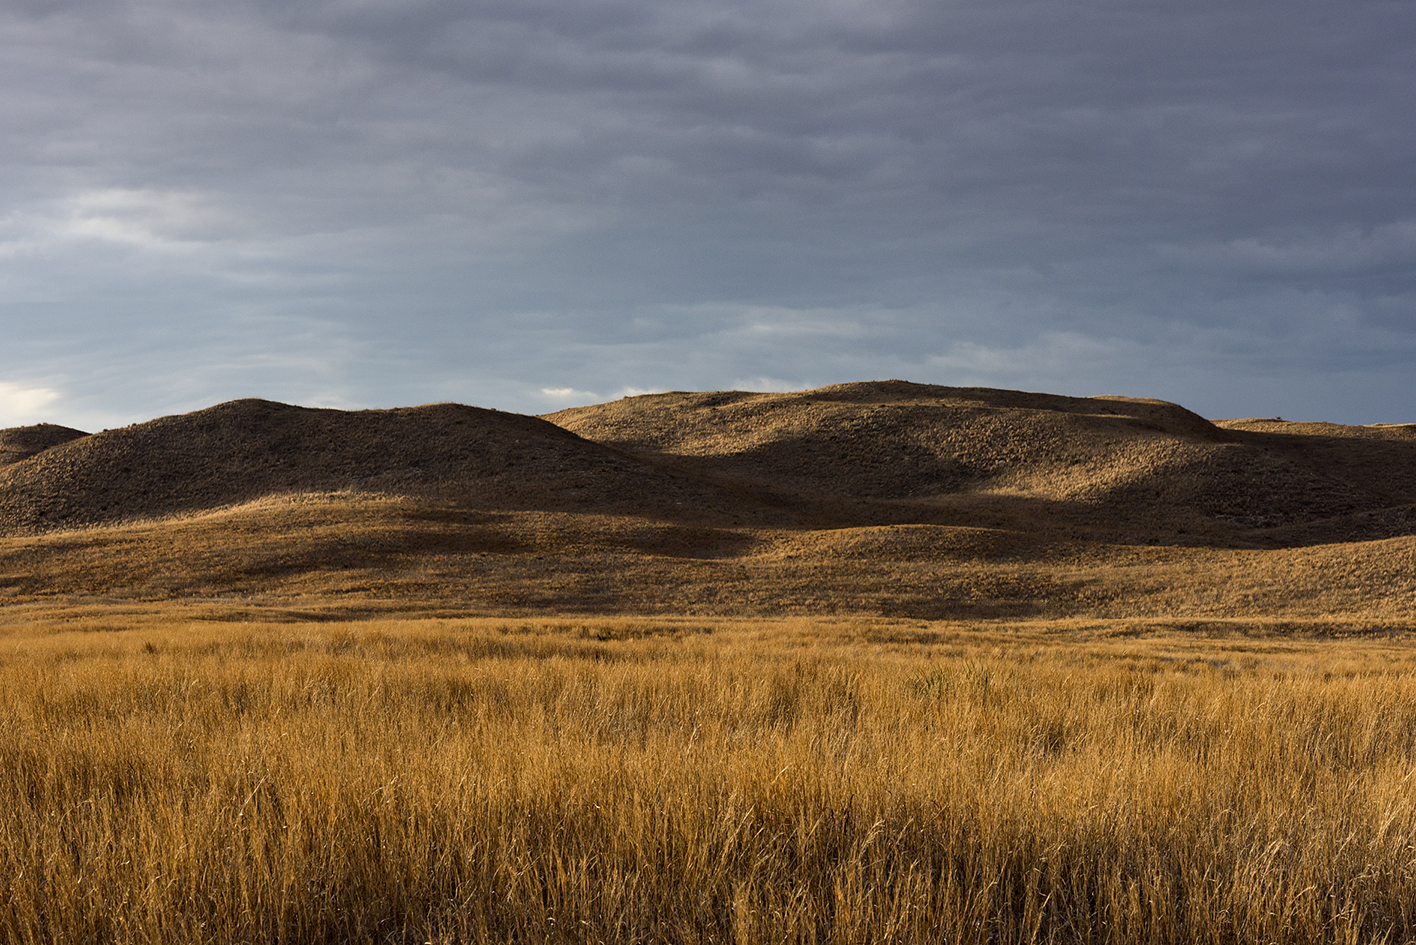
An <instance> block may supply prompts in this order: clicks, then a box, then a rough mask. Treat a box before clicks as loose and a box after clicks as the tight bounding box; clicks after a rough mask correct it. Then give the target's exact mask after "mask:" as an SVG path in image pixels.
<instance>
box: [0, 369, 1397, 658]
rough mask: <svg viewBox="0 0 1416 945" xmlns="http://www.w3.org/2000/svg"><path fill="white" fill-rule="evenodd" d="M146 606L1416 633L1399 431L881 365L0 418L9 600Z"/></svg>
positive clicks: (10, 604)
mask: <svg viewBox="0 0 1416 945" xmlns="http://www.w3.org/2000/svg"><path fill="white" fill-rule="evenodd" d="M157 602H163V603H164V606H171V605H180V606H182V607H184V608H188V609H190V611H191V612H192V613H194V614H196V613H203V614H207V615H209V616H212V617H216V618H218V619H224V618H230V619H239V618H240V616H241V615H242V614H255V613H260V614H264V615H265V616H267V617H268V616H270V615H271V614H276V613H289V614H290V615H292V617H293V616H299V617H301V618H302V619H305V618H308V619H320V618H324V619H338V618H344V617H361V616H376V615H390V616H392V615H398V614H408V615H414V614H416V615H425V616H453V615H473V616H476V615H481V616H496V615H510V616H527V615H538V614H583V615H595V614H599V615H606V614H621V615H639V616H647V615H656V614H657V615H668V614H676V615H697V616H716V617H723V618H728V617H783V616H818V617H828V616H841V617H873V618H889V619H894V620H903V621H910V620H923V621H1003V622H1017V621H1023V622H1033V621H1036V622H1050V623H1055V622H1061V623H1062V624H1067V625H1075V626H1082V625H1085V624H1087V623H1088V622H1089V621H1095V622H1100V623H1101V624H1105V625H1107V626H1112V627H1115V626H1116V625H1118V624H1122V625H1125V624H1128V623H1134V624H1136V625H1137V626H1138V627H1142V626H1154V627H1173V628H1193V627H1202V626H1207V625H1215V626H1216V627H1222V626H1224V625H1226V624H1231V623H1237V624H1243V625H1246V626H1264V627H1268V628H1270V629H1272V630H1275V631H1280V632H1281V631H1284V630H1286V629H1292V630H1298V631H1304V630H1311V631H1314V632H1318V633H1324V634H1326V633H1338V634H1341V633H1353V632H1355V633H1364V632H1377V633H1391V632H1403V631H1405V630H1406V629H1408V628H1409V627H1410V625H1411V623H1412V622H1413V619H1414V618H1413V614H1416V425H1392V426H1365V427H1355V426H1341V425H1336V424H1327V423H1294V422H1285V421H1282V420H1278V419H1242V420H1217V421H1210V420H1206V419H1204V418H1202V417H1200V416H1198V415H1196V414H1194V413H1192V412H1190V411H1188V410H1186V409H1184V408H1183V407H1180V406H1177V405H1175V404H1170V403H1165V402H1162V401H1155V400H1144V399H1132V398H1122V397H1092V398H1074V397H1063V396H1054V395H1048V394H1035V393H1024V392H1018V391H1004V390H990V389H975V388H951V387H938V386H930V385H922V384H912V383H906V382H903V381H884V382H872V383H858V384H846V385H839V386H834V387H826V388H821V389H819V390H812V391H805V392H800V393H767V394H763V393H747V392H739V391H723V392H710V393H665V394H650V395H644V396H638V397H630V398H625V399H623V400H618V401H614V402H611V403H605V404H599V405H596V406H590V407H581V408H575V409H571V410H564V411H560V412H558V413H553V414H549V415H546V416H544V417H531V416H523V415H519V414H512V413H504V412H500V411H494V410H485V409H480V408H476V407H469V406H462V405H457V404H433V405H428V406H422V407H410V408H402V409H394V410H365V411H339V410H328V409H310V408H303V407H295V406H287V405H284V404H278V403H272V402H268V401H262V400H240V401H233V402H230V403H225V404H220V405H218V406H214V407H211V408H209V409H206V410H200V411H197V412H194V413H188V414H183V415H180V416H170V417H163V418H159V419H156V420H152V421H149V422H146V423H140V424H136V425H133V426H130V427H126V428H123V429H117V430H105V431H103V432H99V433H93V434H86V433H84V432H82V431H79V430H73V429H69V428H65V427H60V426H56V425H51V424H42V425H37V426H30V427H20V428H14V429H9V430H4V431H0V606H3V607H4V608H5V609H7V610H9V611H10V613H11V615H12V616H13V615H18V614H21V613H24V612H30V611H34V610H36V609H42V610H44V611H45V612H56V611H55V609H56V608H58V609H60V610H62V609H65V608H72V609H76V610H86V609H91V608H94V607H105V608H113V607H129V606H131V607H135V608H141V607H144V606H149V605H152V604H154V603H157ZM1059 625H1060V624H1059Z"/></svg>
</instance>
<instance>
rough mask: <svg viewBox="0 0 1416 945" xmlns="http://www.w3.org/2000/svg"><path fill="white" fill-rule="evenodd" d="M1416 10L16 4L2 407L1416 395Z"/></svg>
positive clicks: (87, 418) (4, 219)
mask: <svg viewBox="0 0 1416 945" xmlns="http://www.w3.org/2000/svg"><path fill="white" fill-rule="evenodd" d="M1413 116H1416V0H1347V2H1344V3H1336V2H1330V0H1324V2H1313V0H1242V2H1235V0H1186V2H1184V3H1177V2H1174V0H1164V2H1160V0H929V2H905V0H692V2H686V0H685V2H680V0H573V2H567V0H554V2H552V0H457V2H453V0H329V2H324V0H308V2H306V0H281V2H275V0H224V2H222V3H197V2H190V0H131V2H124V0H7V2H6V3H4V4H3V6H0V426H12V425H20V424H27V423H36V422H54V423H65V424H68V425H70V426H77V427H80V428H81V429H88V430H94V429H102V428H106V427H112V426H119V425H123V424H126V423H132V422H137V421H141V420H146V419H150V418H152V417H156V416H160V415H165V414H170V413H177V412H182V411H187V410H194V409H199V408H202V407H206V406H210V405H211V404H214V403H218V402H221V401H224V400H229V399H232V398H236V397H265V398H268V399H272V400H280V401H285V402H289V403H299V404H304V405H308V406H330V407H344V408H364V407H392V406H402V405H411V404H419V403H429V402H436V401H448V400H452V401H458V402H462V403H471V404H476V405H478V406H483V407H495V408H498V409H504V410H514V411H518V412H523V413H544V412H548V411H552V410H556V409H559V408H562V407H566V406H573V405H579V404H585V403H594V402H599V401H605V400H610V399H614V398H617V397H622V396H626V395H629V394H634V393H639V392H645V391H656V390H669V389H673V390H717V389H725V388H737V389H748V390H799V389H806V388H811V387H817V386H822V385H826V384H833V383H842V382H848V381H860V380H871V379H883V378H903V379H907V380H913V381H919V382H924V383H934V384H946V385H955V386H991V387H1005V388H1015V389H1024V390H1035V391H1049V392H1053V393H1062V394H1072V395H1092V394H1123V395H1127V396H1135V397H1158V398H1163V399H1166V400H1172V401H1176V402H1178V403H1181V404H1183V405H1185V406H1187V407H1189V408H1190V409H1192V410H1195V411H1197V412H1199V413H1201V414H1204V415H1205V416H1209V417H1216V418H1218V417H1248V416H1265V417H1267V416H1281V417H1284V418H1286V419H1311V420H1331V421H1336V422H1344V423H1377V422H1410V421H1416V120H1413Z"/></svg>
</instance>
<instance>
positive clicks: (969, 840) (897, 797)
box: [0, 605, 1416, 943]
mask: <svg viewBox="0 0 1416 945" xmlns="http://www.w3.org/2000/svg"><path fill="white" fill-rule="evenodd" d="M1262 629H1263V628H1261V627H1255V626H1252V625H1251V626H1247V627H1246V626H1244V625H1239V624H1234V625H1229V626H1228V627H1227V628H1226V627H1225V626H1222V625H1215V626H1213V627H1211V628H1210V630H1209V631H1208V632H1207V633H1205V634H1201V633H1196V632H1191V633H1188V634H1186V633H1179V632H1176V631H1173V630H1172V631H1165V630H1163V629H1161V628H1158V627H1157V626H1149V627H1148V626H1145V625H1129V626H1128V625H1125V624H1123V623H1121V622H1115V623H1104V622H1095V623H1091V624H1086V623H1080V622H1076V623H1052V624H1012V625H1001V624H1000V625H974V626H963V625H958V624H948V623H919V622H913V623H910V622H898V621H897V622H890V621H870V620H866V619H858V620H847V619H842V620H835V621H833V620H828V619H819V620H805V619H804V620H798V621H776V622H773V621H748V620H742V621H734V620H716V619H715V620H703V619H698V620H695V619H693V618H685V619H682V620H676V619H658V620H649V619H643V620H630V619H624V620H611V619H586V620H574V619H557V620H533V619H525V620H493V619H486V620H462V621H459V620H402V621H396V620H386V621H362V622H325V623H314V622H304V623H302V622H260V621H259V620H257V619H248V620H246V621H245V622H240V621H217V620H210V619H206V620H197V619H192V617H191V612H189V611H177V610H175V609H174V610H173V611H171V612H164V611H162V610H161V609H160V608H158V607H157V605H154V608H153V609H151V610H149V611H146V612H142V611H138V610H134V611H133V612H131V613H116V612H114V613H109V612H105V611H102V610H94V611H92V612H88V613H81V612H72V613H69V614H68V615H66V616H64V617H63V619H60V618H58V617H55V618H53V619H47V618H44V617H42V616H33V615H32V619H29V620H27V621H26V622H23V623H19V622H15V621H11V622H10V623H9V624H7V625H5V626H4V627H3V628H0V680H3V683H0V942H5V943H9V942H16V943H18V942H25V943H31V942H33V943H39V942H55V943H58V942H65V943H70V942H190V943H201V942H213V943H215V942H292V943H293V942H299V943H304V942H330V943H333V942H399V943H403V942H407V943H423V942H432V943H442V942H484V941H485V942H513V941H515V942H606V943H610V942H615V943H619V942H703V943H707V942H724V943H727V942H733V943H749V942H867V941H870V942H883V941H892V942H941V941H942V942H952V941H959V942H1033V941H1042V942H1046V941H1052V942H1373V941H1383V940H1386V941H1391V942H1400V941H1409V940H1412V939H1413V938H1416V778H1413V774H1416V647H1413V646H1411V645H1410V644H1409V643H1407V642H1406V641H1405V640H1404V639H1400V638H1370V637H1369V638H1361V639H1346V640H1334V639H1316V638H1313V639H1298V638H1295V637H1293V636H1283V635H1277V634H1273V633H1266V632H1262Z"/></svg>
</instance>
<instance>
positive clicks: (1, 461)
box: [0, 423, 88, 466]
mask: <svg viewBox="0 0 1416 945" xmlns="http://www.w3.org/2000/svg"><path fill="white" fill-rule="evenodd" d="M81 436H88V434H87V433H85V432H84V431H83V430H75V429H73V428H72V427H61V426H59V425H58V424H54V423H36V424H34V425H33V426H28V427H11V428H9V429H8V430H0V466H8V465H9V464H11V463H18V462H19V461H20V460H22V459H29V458H30V457H31V456H34V455H35V454H36V453H42V452H43V451H45V450H47V449H49V448H50V447H51V446H58V445H59V444H61V443H67V442H69V441H70V440H76V439H78V438H79V437H81Z"/></svg>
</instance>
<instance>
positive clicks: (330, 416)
mask: <svg viewBox="0 0 1416 945" xmlns="http://www.w3.org/2000/svg"><path fill="white" fill-rule="evenodd" d="M34 431H38V432H34ZM12 442H13V443H17V444H19V443H31V444H36V445H37V446H38V445H39V444H47V448H35V449H33V452H32V453H31V455H29V456H28V457H25V458H23V459H22V460H20V461H18V462H11V463H10V464H9V465H8V466H6V467H4V468H3V469H0V533H10V534H19V533H30V532H36V531H47V530H53V529H55V528H72V527H75V526H82V525H98V524H105V523H116V522H122V521H131V520H134V519H150V518H156V517H161V516H168V515H173V514H179V513H194V512H203V511H211V510H214V509H219V508H225V507H229V506H234V505H240V504H243V503H247V502H251V501H254V500H258V499H262V498H268V497H271V496H282V495H284V496H290V495H315V494H322V493H350V494H364V495H402V496H417V497H422V498H443V499H447V500H450V501H454V502H456V503H458V504H459V505H464V506H467V507H473V508H511V509H515V508H535V509H553V508H563V507H579V506H582V505H590V506H593V507H595V508H597V509H603V510H609V511H619V510H622V509H626V508H633V509H634V510H636V511H643V510H644V509H647V508H652V507H654V506H656V505H658V504H662V503H666V502H668V503H672V502H680V503H683V502H685V501H688V500H694V501H696V502H698V503H706V502H708V501H709V500H710V499H711V496H709V495H705V494H703V493H701V492H690V493H684V491H683V484H682V483H680V482H675V481H672V480H671V479H670V477H668V476H667V475H665V474H663V473H661V472H659V471H658V470H656V469H654V468H653V467H649V466H646V465H645V464H644V463H641V462H637V461H635V460H634V459H632V458H630V457H627V456H624V455H623V454H621V453H619V452H618V451H616V450H614V449H610V448H606V447H604V446H600V445H598V444H595V443H591V442H588V441H586V440H583V439H581V438H580V437H578V436H576V435H574V434H573V433H570V432H567V431H566V430H564V429H562V428H560V427H557V426H555V425H553V424H551V423H548V422H546V421H544V420H540V419H537V418H535V417H527V416H522V415H520V414H512V413H503V412H501V411H495V410H483V409H480V408H477V407H466V406H461V405H457V404H434V405H430V406H425V407H410V408H404V409H397V410H364V411H342V410H322V409H311V408H306V407H293V406H288V405H286V404H278V403H272V402H270V401H264V400H238V401H232V402H230V403H225V404H220V405H218V406H215V407H211V408H209V409H206V410H199V411H196V412H194V413H188V414H182V415H180V416H173V417H163V418H160V419H157V420H153V421H150V422H148V423H141V424H136V425H134V426H130V427H126V428H124V429H121V430H110V431H105V432H103V433H98V434H93V435H85V434H82V433H80V432H79V431H69V430H65V428H61V427H53V428H43V429H41V428H37V427H25V428H21V429H20V430H14V431H12V430H7V431H3V433H0V444H8V443H12Z"/></svg>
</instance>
